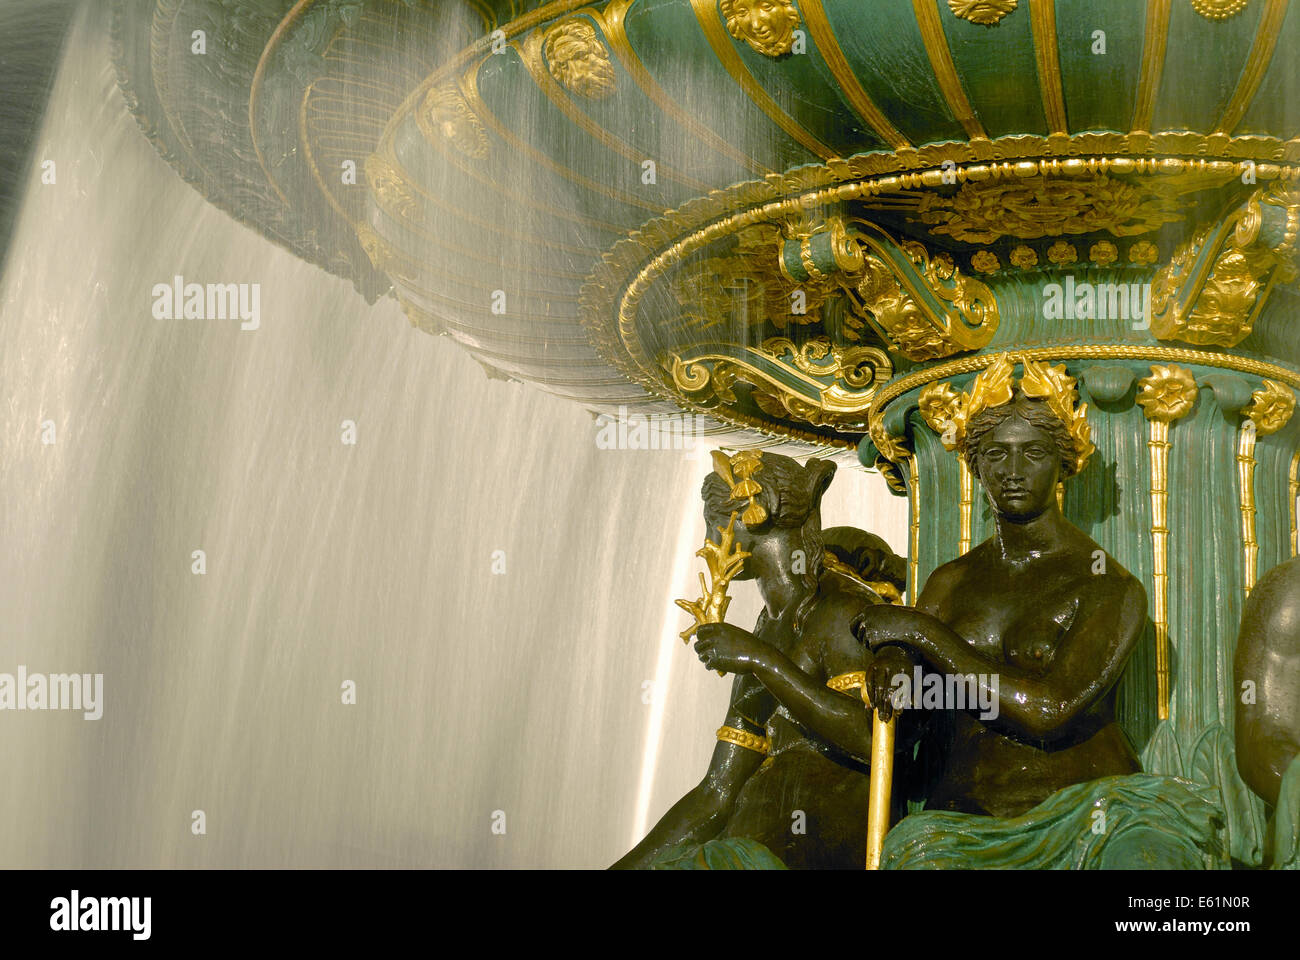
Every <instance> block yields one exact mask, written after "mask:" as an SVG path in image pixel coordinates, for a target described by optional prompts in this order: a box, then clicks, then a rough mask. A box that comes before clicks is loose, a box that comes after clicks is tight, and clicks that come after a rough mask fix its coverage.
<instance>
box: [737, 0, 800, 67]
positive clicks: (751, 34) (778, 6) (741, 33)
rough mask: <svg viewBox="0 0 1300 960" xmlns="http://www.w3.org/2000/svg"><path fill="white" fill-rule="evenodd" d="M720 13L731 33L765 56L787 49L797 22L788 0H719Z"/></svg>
mask: <svg viewBox="0 0 1300 960" xmlns="http://www.w3.org/2000/svg"><path fill="white" fill-rule="evenodd" d="M722 16H723V17H725V18H726V21H727V30H728V32H729V33H730V34H731V35H732V36H733V37H735V38H736V39H737V40H744V41H745V42H746V43H748V44H749V45H750V46H751V47H753V48H754V49H755V50H757V51H758V52H759V53H761V54H764V55H766V56H769V57H779V56H781V55H782V54H783V53H789V52H790V49H791V47H792V46H793V45H794V31H795V28H796V27H798V26H799V11H798V10H796V9H795V6H794V4H793V3H791V2H790V0H722Z"/></svg>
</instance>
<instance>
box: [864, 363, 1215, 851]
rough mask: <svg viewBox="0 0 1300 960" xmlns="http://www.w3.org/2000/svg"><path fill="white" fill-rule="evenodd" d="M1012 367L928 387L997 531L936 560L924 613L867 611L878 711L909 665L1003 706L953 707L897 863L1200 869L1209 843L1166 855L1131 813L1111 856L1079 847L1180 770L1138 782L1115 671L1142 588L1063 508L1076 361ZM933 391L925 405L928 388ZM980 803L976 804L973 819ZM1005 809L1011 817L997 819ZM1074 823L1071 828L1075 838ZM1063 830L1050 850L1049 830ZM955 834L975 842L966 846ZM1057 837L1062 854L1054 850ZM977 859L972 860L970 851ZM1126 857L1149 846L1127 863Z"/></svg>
mask: <svg viewBox="0 0 1300 960" xmlns="http://www.w3.org/2000/svg"><path fill="white" fill-rule="evenodd" d="M1013 369H1014V368H1013V367H1012V365H1011V363H1010V361H1009V359H1008V358H1006V357H1003V358H1001V359H1000V360H999V361H998V362H996V363H994V364H993V365H992V366H990V367H989V368H988V370H986V371H985V373H983V374H981V376H980V378H978V379H977V380H976V382H975V384H974V386H973V388H972V391H971V393H970V394H963V395H962V396H961V397H960V398H958V397H956V396H955V395H954V394H952V393H951V392H950V391H949V392H948V393H946V394H936V395H932V397H931V398H930V399H929V402H930V403H931V404H932V405H933V406H934V407H937V408H940V409H941V410H943V411H944V413H945V415H944V416H942V417H940V419H942V420H944V421H945V425H946V426H947V427H948V430H947V431H946V432H948V433H949V434H951V435H952V436H951V439H952V444H951V447H952V448H955V449H957V450H959V452H960V453H961V455H962V456H963V457H964V458H965V460H966V463H967V465H968V466H969V469H970V470H971V473H972V474H973V476H974V477H975V478H976V479H978V481H979V482H980V484H981V485H982V486H983V488H984V492H985V494H986V496H987V498H988V501H989V504H990V507H991V509H992V513H993V517H994V522H995V524H996V530H995V532H994V534H993V536H991V537H990V538H989V539H988V540H986V541H985V542H984V543H981V544H980V545H979V546H977V547H975V548H974V549H972V550H971V551H970V552H969V553H967V554H966V555H964V556H962V557H959V558H957V559H956V560H953V561H951V562H950V563H947V564H944V565H943V566H941V567H939V568H938V569H937V570H935V571H934V573H933V574H932V575H931V576H930V578H929V579H928V581H927V582H926V584H925V588H924V590H923V591H922V592H921V595H920V598H919V599H918V601H917V603H916V606H915V608H903V607H885V606H877V607H871V608H869V609H868V610H867V611H865V612H864V614H863V616H862V617H861V619H860V621H859V623H858V625H857V627H856V629H857V633H858V636H859V637H860V639H862V641H863V642H864V643H866V644H867V645H868V646H869V647H870V648H871V650H872V651H873V652H874V653H875V658H874V660H873V662H872V663H871V665H870V666H868V668H867V689H868V691H869V693H870V694H871V696H872V702H873V703H876V704H880V705H881V712H882V716H884V717H887V716H888V714H890V713H891V712H892V708H891V693H892V692H893V691H894V690H895V689H896V688H897V687H899V686H900V681H898V680H897V679H896V678H898V677H899V676H900V675H902V676H904V677H911V676H912V675H913V667H914V666H916V665H921V666H922V669H923V670H924V671H926V672H935V673H938V674H941V675H944V676H945V677H951V676H954V675H960V676H964V677H967V678H968V682H973V683H975V684H978V685H979V689H980V692H981V693H983V694H985V695H986V696H987V697H988V698H989V702H992V703H993V704H994V707H995V709H993V710H990V711H987V712H986V713H985V714H984V715H977V714H976V712H975V711H974V710H971V709H960V708H961V707H962V705H961V704H956V705H955V706H956V707H958V709H954V710H952V711H951V720H952V729H951V732H950V743H949V746H948V748H947V751H946V757H945V758H944V767H943V773H942V775H941V777H940V778H939V781H938V783H937V785H936V786H935V788H934V789H933V791H932V792H931V793H930V795H929V797H928V800H927V802H926V811H927V812H926V813H923V814H921V815H919V817H913V818H909V819H908V820H907V821H904V824H905V825H906V826H904V827H903V829H902V830H901V831H900V829H899V828H895V830H894V831H893V832H891V834H890V836H889V837H888V838H887V840H886V854H885V856H886V866H889V865H893V866H932V865H936V864H939V865H945V866H962V865H964V866H978V865H985V866H995V865H997V866H1002V865H1007V866H1009V865H1018V866H1048V865H1050V866H1083V865H1105V866H1119V865H1126V866H1132V865H1144V866H1154V865H1163V866H1174V865H1187V864H1185V863H1184V861H1186V860H1189V859H1190V860H1192V861H1195V862H1193V863H1192V864H1190V865H1193V866H1201V865H1203V864H1202V863H1201V862H1200V861H1201V859H1202V856H1203V853H1204V851H1203V850H1202V849H1201V847H1200V846H1198V843H1197V841H1193V842H1192V843H1191V844H1190V847H1189V845H1188V844H1186V843H1181V842H1175V843H1174V844H1173V850H1172V852H1170V853H1168V855H1167V856H1166V854H1165V852H1164V849H1165V848H1164V847H1162V846H1161V843H1160V842H1153V838H1152V837H1151V836H1150V835H1149V834H1147V833H1143V832H1142V830H1143V829H1144V828H1141V827H1138V825H1136V824H1132V825H1131V826H1134V827H1136V828H1137V832H1136V833H1134V832H1133V831H1129V839H1130V840H1132V841H1133V842H1132V843H1125V844H1121V845H1120V846H1121V847H1122V850H1119V849H1112V850H1110V851H1109V853H1108V854H1106V855H1104V856H1103V855H1102V853H1101V846H1102V844H1100V843H1099V842H1098V843H1097V844H1096V848H1097V857H1095V858H1094V859H1093V861H1090V862H1088V863H1086V864H1085V863H1083V862H1075V861H1074V860H1071V858H1072V857H1074V856H1076V852H1077V850H1078V849H1079V846H1080V845H1079V844H1078V842H1077V841H1078V838H1079V835H1084V836H1086V835H1087V834H1088V832H1089V830H1090V829H1091V831H1092V832H1093V833H1094V834H1096V835H1098V836H1100V837H1102V838H1103V839H1104V838H1105V837H1106V835H1107V833H1108V832H1109V833H1111V834H1113V833H1114V827H1115V826H1116V820H1117V819H1124V818H1123V816H1122V814H1121V810H1122V809H1123V808H1124V807H1123V803H1128V804H1129V807H1130V808H1136V807H1141V806H1142V805H1143V804H1147V805H1148V806H1149V805H1150V804H1159V803H1161V802H1163V800H1161V797H1163V796H1165V795H1167V794H1168V793H1170V788H1169V784H1168V783H1164V782H1161V783H1157V782H1155V781H1166V780H1170V779H1172V778H1151V782H1147V781H1145V780H1138V781H1135V780H1133V779H1132V775H1134V774H1137V773H1138V772H1139V771H1140V770H1141V766H1140V763H1139V761H1138V758H1137V756H1136V754H1135V753H1134V750H1133V748H1132V746H1131V745H1130V743H1129V741H1128V738H1127V736H1126V735H1125V733H1124V731H1123V730H1122V729H1121V727H1120V725H1119V723H1118V722H1117V721H1116V717H1115V684H1116V681H1117V680H1118V679H1119V677H1120V674H1121V672H1122V671H1123V669H1124V666H1125V664H1126V663H1127V661H1128V659H1129V656H1130V654H1131V653H1132V652H1133V649H1134V645H1135V644H1136V643H1137V641H1138V638H1139V637H1140V636H1141V635H1142V632H1143V628H1144V626H1145V622H1146V594H1145V591H1144V590H1143V588H1142V585H1141V583H1140V582H1139V581H1138V580H1137V578H1135V577H1134V576H1132V575H1131V574H1130V573H1128V571H1126V570H1125V569H1124V568H1123V567H1121V566H1120V565H1119V563H1117V562H1116V561H1115V559H1114V558H1112V557H1110V556H1109V555H1108V554H1107V553H1106V552H1105V551H1104V550H1102V549H1101V547H1100V546H1098V545H1097V544H1096V543H1095V542H1094V541H1093V540H1092V539H1091V538H1089V537H1088V536H1087V535H1086V534H1085V533H1083V531H1081V530H1079V529H1078V528H1077V527H1075V526H1074V525H1073V524H1071V523H1070V522H1069V521H1068V520H1066V519H1065V517H1064V516H1063V515H1062V513H1061V509H1060V506H1059V504H1058V500H1057V495H1056V491H1057V484H1058V483H1059V482H1060V481H1061V480H1063V479H1064V478H1066V477H1069V476H1070V475H1072V474H1073V473H1075V472H1077V471H1078V470H1079V469H1080V468H1081V467H1082V466H1083V463H1084V462H1085V460H1086V458H1087V456H1088V455H1089V454H1090V453H1091V452H1092V446H1091V444H1090V443H1089V442H1088V428H1087V421H1086V419H1085V409H1086V408H1082V407H1081V408H1079V409H1077V410H1076V409H1075V399H1076V394H1075V391H1074V381H1073V380H1072V379H1071V378H1069V377H1067V376H1066V375H1065V372H1064V368H1051V367H1046V366H1045V365H1039V364H1033V363H1026V364H1025V376H1024V377H1023V379H1022V380H1021V383H1020V386H1019V387H1018V388H1013V385H1012V371H1013ZM945 389H946V388H945ZM922 402H923V412H925V411H924V404H925V403H926V402H927V398H925V397H923V401H922ZM930 414H931V415H933V409H932V410H931V411H930ZM932 422H933V421H932ZM971 677H973V678H974V679H973V681H970V680H969V678H971ZM948 706H949V707H952V706H954V705H952V704H949V705H948ZM1089 783H1096V784H1099V785H1102V786H1105V787H1107V789H1106V790H1103V791H1102V792H1101V793H1098V794H1097V795H1095V796H1094V795H1092V794H1088V793H1087V790H1086V789H1085V788H1080V789H1076V790H1074V792H1072V793H1067V794H1061V792H1062V791H1069V790H1070V788H1076V787H1079V785H1085V784H1089ZM1107 785H1113V786H1114V787H1115V788H1116V790H1118V791H1119V793H1122V794H1124V797H1123V798H1118V797H1117V796H1116V795H1115V791H1114V790H1109V786H1107ZM1178 789H1181V788H1176V789H1174V791H1173V792H1177V790H1178ZM1108 790H1109V792H1107V791H1108ZM1135 790H1136V794H1135V793H1134V791H1135ZM1058 794H1060V796H1058ZM1076 794H1077V796H1076ZM1049 798H1056V802H1055V805H1054V806H1051V810H1050V811H1049V813H1050V815H1048V814H1044V815H1043V816H1041V817H1038V818H1037V819H1035V817H1028V818H1025V819H1022V820H1018V819H1016V818H1020V817H1022V815H1026V814H1028V813H1029V812H1030V811H1032V810H1036V809H1039V805H1040V804H1044V801H1047V800H1048V799H1049ZM1121 799H1122V800H1123V803H1121ZM1090 803H1091V804H1092V809H1108V810H1111V811H1112V814H1113V816H1112V819H1111V820H1110V821H1109V822H1108V821H1107V820H1106V818H1105V816H1103V817H1102V820H1101V825H1102V827H1103V829H1102V830H1100V831H1098V830H1096V825H1097V823H1096V820H1095V819H1094V821H1093V822H1092V823H1091V824H1090V823H1089V822H1088V818H1089V816H1091V814H1090V813H1089V804H1090ZM1062 804H1064V807H1063V806H1062ZM1048 806H1049V805H1044V807H1043V808H1042V809H1047V807H1048ZM1191 806H1192V807H1194V808H1195V811H1194V813H1193V814H1192V815H1191V817H1190V819H1191V820H1192V821H1195V823H1189V824H1184V823H1180V824H1179V827H1178V830H1177V831H1176V832H1177V833H1178V834H1179V836H1184V835H1186V834H1188V833H1192V834H1196V835H1197V836H1198V838H1200V837H1201V833H1202V832H1203V829H1202V828H1204V827H1205V823H1204V822H1202V820H1203V819H1205V818H1209V817H1211V815H1212V813H1213V811H1212V810H1209V809H1205V808H1204V807H1197V806H1196V804H1195V803H1192V804H1191ZM1064 808H1069V809H1071V810H1074V809H1076V808H1077V811H1078V815H1077V816H1075V817H1074V818H1073V819H1071V818H1070V817H1068V816H1063V815H1062V812H1061V811H1062V809H1064ZM938 811H952V812H953V813H952V814H949V815H947V816H945V815H943V814H941V813H939V812H938ZM971 814H974V815H978V817H977V818H975V819H972V818H970V817H963V816H962V815H971ZM1179 815H1180V816H1181V814H1179ZM1035 816H1036V815H1035ZM1198 817H1200V818H1202V819H1198ZM992 818H1002V819H1000V820H999V821H997V827H996V829H993V827H994V821H993V820H992ZM1136 819H1140V818H1136ZM1175 819H1177V816H1176V817H1175ZM1185 819H1186V818H1185ZM1066 822H1069V823H1071V824H1072V826H1069V827H1067V829H1066V830H1065V833H1064V834H1062V833H1061V831H1060V829H1059V827H1060V825H1061V824H1062V823H1066ZM1052 830H1056V833H1057V837H1056V840H1057V843H1056V844H1055V846H1053V844H1052V843H1047V842H1045V841H1044V837H1043V836H1042V835H1041V833H1042V832H1043V831H1046V832H1048V833H1050V832H1051V831H1052ZM1076 830H1077V833H1073V834H1072V833H1071V831H1076ZM981 831H985V832H984V833H981ZM1036 831H1037V832H1036ZM1198 831H1200V832H1198ZM896 834H897V836H896ZM954 838H962V839H961V840H960V844H958V843H957V841H956V840H954ZM1026 838H1028V842H1024V841H1025V840H1026ZM1201 839H1203V838H1201ZM1155 840H1156V841H1158V840H1159V838H1155ZM1088 842H1089V843H1092V842H1093V841H1092V840H1091V838H1089V841H1088ZM958 846H961V850H960V851H958ZM1031 849H1032V851H1033V852H1032V854H1030V853H1029V852H1027V851H1030V850H1031ZM1049 849H1052V850H1055V851H1056V852H1054V853H1052V854H1050V855H1048V854H1046V853H1045V851H1047V850H1049ZM1151 851H1154V852H1151ZM968 854H969V855H971V856H972V857H973V859H969V860H965V861H964V860H963V859H962V857H963V856H967V855H968ZM1130 855H1131V856H1133V857H1135V858H1136V859H1134V860H1132V861H1131V862H1130V861H1126V860H1125V859H1124V858H1125V857H1128V856H1130ZM1152 856H1154V857H1156V858H1157V859H1156V860H1155V861H1154V862H1152V860H1151V857H1152ZM1025 857H1029V858H1030V859H1029V860H1028V861H1026V860H1024V859H1023V858H1025ZM1034 857H1038V858H1040V859H1038V860H1034V859H1033V858H1034ZM1044 857H1046V859H1042V858H1044ZM1053 857H1055V859H1052V858H1053ZM1143 857H1146V859H1145V860H1144V859H1143ZM1161 857H1164V859H1159V858H1161ZM891 858H892V863H890V862H889V861H891ZM1098 861H1104V862H1100V863H1099V862H1098Z"/></svg>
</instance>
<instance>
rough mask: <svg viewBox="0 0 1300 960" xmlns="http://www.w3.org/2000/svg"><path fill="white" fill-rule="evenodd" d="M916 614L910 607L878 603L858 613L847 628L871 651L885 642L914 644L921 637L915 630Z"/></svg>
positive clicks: (877, 648)
mask: <svg viewBox="0 0 1300 960" xmlns="http://www.w3.org/2000/svg"><path fill="white" fill-rule="evenodd" d="M917 616H918V615H917V612H916V611H915V610H913V609H912V608H911V607H896V606H893V605H890V604H884V603H880V604H876V605H875V606H871V607H868V608H867V609H866V610H864V611H862V613H860V614H858V616H857V617H856V618H855V619H854V621H853V622H852V623H851V624H850V625H849V629H850V630H851V631H852V632H853V635H854V636H855V637H857V638H858V642H859V643H861V644H862V645H863V646H865V647H867V648H868V649H869V650H871V651H873V652H874V651H876V650H879V649H880V648H881V647H882V646H884V645H885V644H898V643H901V644H905V645H907V646H916V644H917V642H918V641H919V640H920V639H921V637H920V636H919V633H918V630H917Z"/></svg>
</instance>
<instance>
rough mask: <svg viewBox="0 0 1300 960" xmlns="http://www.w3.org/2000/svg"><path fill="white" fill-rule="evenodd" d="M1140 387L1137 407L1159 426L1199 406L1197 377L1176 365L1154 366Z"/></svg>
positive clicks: (1185, 414) (1140, 381)
mask: <svg viewBox="0 0 1300 960" xmlns="http://www.w3.org/2000/svg"><path fill="white" fill-rule="evenodd" d="M1138 387H1139V388H1140V389H1139V390H1138V396H1137V402H1138V404H1139V405H1140V406H1141V407H1142V409H1143V411H1144V412H1145V414H1146V418H1147V419H1148V420H1154V421H1156V422H1157V423H1172V422H1173V421H1175V420H1179V419H1181V418H1183V417H1185V416H1187V414H1189V413H1190V412H1191V410H1192V407H1193V406H1194V405H1195V404H1196V378H1195V377H1193V376H1192V374H1191V371H1189V370H1186V369H1184V368H1183V367H1180V366H1178V365H1177V364H1173V363H1171V364H1170V365H1169V366H1167V367H1166V366H1161V365H1160V364H1152V366H1151V375H1150V376H1149V377H1143V378H1142V379H1141V380H1139V381H1138Z"/></svg>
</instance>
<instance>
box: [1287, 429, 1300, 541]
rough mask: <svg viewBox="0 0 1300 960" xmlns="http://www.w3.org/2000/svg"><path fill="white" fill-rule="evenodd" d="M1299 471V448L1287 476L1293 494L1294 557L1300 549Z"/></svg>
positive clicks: (1290, 501)
mask: <svg viewBox="0 0 1300 960" xmlns="http://www.w3.org/2000/svg"><path fill="white" fill-rule="evenodd" d="M1298 471H1300V450H1297V451H1296V452H1295V456H1293V457H1292V458H1291V472H1290V474H1289V475H1288V477H1287V480H1288V482H1289V487H1290V490H1291V496H1290V498H1289V499H1288V505H1289V507H1290V512H1291V556H1293V557H1294V556H1295V555H1296V553H1297V551H1300V540H1297V539H1296V515H1295V501H1296V497H1300V474H1298Z"/></svg>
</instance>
